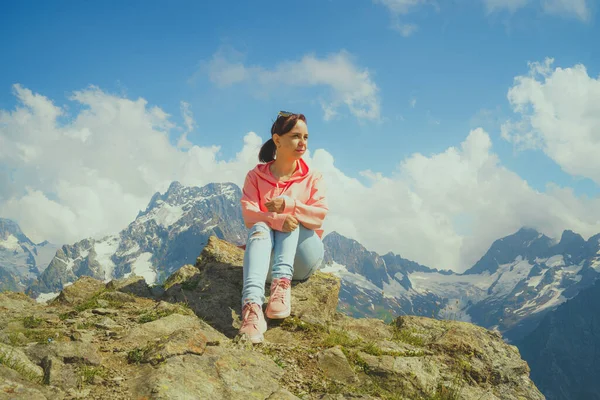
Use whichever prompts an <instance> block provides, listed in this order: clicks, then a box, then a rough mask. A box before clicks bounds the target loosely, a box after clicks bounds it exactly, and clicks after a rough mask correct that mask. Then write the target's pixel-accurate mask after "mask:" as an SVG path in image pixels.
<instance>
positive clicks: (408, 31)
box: [373, 0, 435, 37]
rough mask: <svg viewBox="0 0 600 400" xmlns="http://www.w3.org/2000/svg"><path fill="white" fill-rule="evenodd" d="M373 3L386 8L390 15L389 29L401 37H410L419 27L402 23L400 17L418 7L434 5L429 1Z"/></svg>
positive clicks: (400, 0) (388, 0)
mask: <svg viewBox="0 0 600 400" xmlns="http://www.w3.org/2000/svg"><path fill="white" fill-rule="evenodd" d="M373 2H374V3H375V4H382V5H384V6H385V7H387V9H388V10H389V11H390V14H391V15H392V25H391V28H392V29H393V30H395V31H396V32H398V33H400V35H402V36H403V37H409V36H412V35H413V34H414V33H415V32H417V31H418V30H419V26H418V25H417V24H414V23H406V22H402V21H401V20H400V17H402V16H405V15H406V14H409V13H411V12H413V11H415V10H416V9H417V8H419V7H420V6H423V5H426V4H433V5H435V3H434V2H432V1H430V0H373Z"/></svg>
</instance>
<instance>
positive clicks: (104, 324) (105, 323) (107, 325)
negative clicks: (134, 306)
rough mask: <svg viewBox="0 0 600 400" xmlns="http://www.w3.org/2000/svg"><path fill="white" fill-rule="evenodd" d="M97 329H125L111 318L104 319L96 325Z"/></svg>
mask: <svg viewBox="0 0 600 400" xmlns="http://www.w3.org/2000/svg"><path fill="white" fill-rule="evenodd" d="M94 326H95V327H96V328H100V329H106V330H118V329H123V327H122V326H121V325H119V324H117V323H116V322H115V321H114V320H112V319H111V318H109V317H104V318H102V319H101V320H100V321H98V322H96V323H95V324H94Z"/></svg>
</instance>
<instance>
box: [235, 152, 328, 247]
mask: <svg viewBox="0 0 600 400" xmlns="http://www.w3.org/2000/svg"><path fill="white" fill-rule="evenodd" d="M271 163H272V161H271V162H269V163H266V164H258V165H257V166H256V167H255V168H254V169H253V170H251V171H249V172H248V175H246V181H245V182H244V189H243V190H242V216H243V217H244V222H245V224H246V227H247V228H251V227H252V226H253V225H254V224H255V223H257V222H266V223H267V225H269V226H270V227H271V228H272V229H275V230H278V231H280V230H281V229H282V227H283V222H284V221H285V218H286V216H287V214H291V215H293V216H294V217H295V218H296V219H297V220H298V222H299V223H301V224H302V225H304V227H305V228H308V229H312V230H314V231H315V232H316V233H317V235H319V237H320V238H322V237H323V230H322V229H321V226H322V225H323V220H324V219H325V216H326V215H327V211H328V208H327V202H326V199H325V193H324V191H325V189H324V187H323V186H324V185H323V177H322V175H321V174H320V173H318V172H311V171H309V168H308V165H306V163H305V162H304V160H303V159H300V160H298V161H297V168H296V172H294V174H293V175H292V177H291V178H290V179H289V180H288V181H279V180H278V179H276V178H275V177H274V176H273V174H272V173H271V170H270V169H269V166H270V165H271ZM279 196H284V197H285V209H284V211H283V213H281V214H277V213H275V212H269V211H267V208H266V207H265V203H266V202H268V201H270V200H272V199H274V198H275V197H279Z"/></svg>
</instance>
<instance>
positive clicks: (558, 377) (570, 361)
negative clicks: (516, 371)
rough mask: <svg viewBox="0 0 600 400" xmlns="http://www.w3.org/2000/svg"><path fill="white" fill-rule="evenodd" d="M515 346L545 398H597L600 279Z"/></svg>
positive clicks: (599, 393) (599, 388) (599, 396)
mask: <svg viewBox="0 0 600 400" xmlns="http://www.w3.org/2000/svg"><path fill="white" fill-rule="evenodd" d="M517 346H518V347H519V349H520V350H521V353H522V354H523V358H524V359H526V360H527V361H528V363H529V365H530V366H531V375H532V378H533V379H534V380H535V382H536V383H537V385H538V387H539V388H540V390H542V392H543V393H544V394H545V395H546V398H547V399H549V400H598V399H600V379H599V378H600V281H596V284H595V285H594V286H592V287H590V288H588V289H585V290H582V291H581V292H580V293H579V294H578V295H577V296H575V297H574V298H573V299H571V300H569V301H567V302H566V303H564V304H562V305H561V306H560V307H558V308H557V309H556V310H555V311H554V312H551V313H549V314H548V315H546V317H545V318H544V319H543V320H542V322H541V323H540V325H539V326H538V327H537V328H536V329H535V330H534V331H533V332H532V333H531V334H529V335H528V336H527V337H526V338H525V339H524V340H523V341H521V342H518V343H517Z"/></svg>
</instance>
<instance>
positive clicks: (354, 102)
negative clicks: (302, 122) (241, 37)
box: [205, 50, 380, 120]
mask: <svg viewBox="0 0 600 400" xmlns="http://www.w3.org/2000/svg"><path fill="white" fill-rule="evenodd" d="M239 58H240V55H239V53H237V52H235V51H233V52H229V51H224V50H220V51H218V52H217V53H216V54H214V56H213V57H212V59H211V60H210V61H209V62H208V63H207V64H206V65H205V67H206V68H207V69H208V74H209V77H210V79H211V81H212V82H213V83H215V84H216V85H217V86H219V87H228V86H232V85H236V84H241V83H246V84H249V85H254V86H255V87H258V88H259V91H260V93H261V94H264V93H269V92H270V91H274V90H276V89H278V88H279V89H280V88H281V87H296V88H298V87H322V88H325V89H326V90H327V93H326V94H324V96H328V97H329V100H328V101H327V104H326V105H325V106H324V107H323V108H324V115H325V118H331V117H332V116H333V115H335V114H336V113H337V110H338V109H339V107H340V106H342V105H345V106H346V107H347V108H348V110H349V111H350V113H351V114H352V115H354V116H355V117H356V118H359V119H370V120H378V119H379V118H380V100H379V96H378V92H379V88H378V87H377V84H375V82H374V81H373V80H372V77H371V73H370V72H369V70H368V69H366V68H361V67H359V66H358V65H357V64H356V63H355V60H354V58H353V57H352V56H351V55H350V53H348V52H346V51H340V52H338V53H333V54H329V55H328V56H326V57H323V58H319V57H317V56H316V55H314V54H307V55H304V56H303V57H302V58H301V59H299V60H288V61H284V62H281V63H279V64H277V65H275V66H274V67H272V68H270V69H269V68H266V67H263V66H260V65H245V64H244V63H243V62H242V61H240V59H239Z"/></svg>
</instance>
